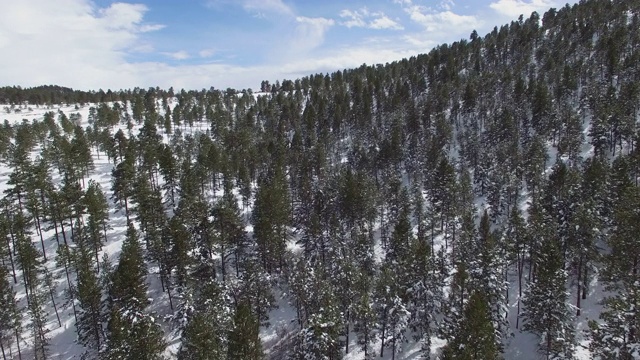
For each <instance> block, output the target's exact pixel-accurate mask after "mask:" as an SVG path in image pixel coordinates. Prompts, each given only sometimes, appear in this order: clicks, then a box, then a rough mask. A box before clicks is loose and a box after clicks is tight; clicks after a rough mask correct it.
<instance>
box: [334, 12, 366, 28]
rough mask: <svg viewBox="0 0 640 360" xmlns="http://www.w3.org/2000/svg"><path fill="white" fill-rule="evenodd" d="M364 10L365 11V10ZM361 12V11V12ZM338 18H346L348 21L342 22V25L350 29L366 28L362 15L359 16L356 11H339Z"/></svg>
mask: <svg viewBox="0 0 640 360" xmlns="http://www.w3.org/2000/svg"><path fill="white" fill-rule="evenodd" d="M364 10H367V9H366V8H365V9H364ZM361 11H362V10H361ZM339 15H340V17H341V18H347V19H348V20H345V21H343V22H342V25H344V26H346V27H348V28H352V27H365V26H367V23H366V22H365V21H364V19H362V18H363V15H362V14H360V13H359V12H358V11H357V10H356V11H351V10H347V9H345V10H342V11H340V14H339Z"/></svg>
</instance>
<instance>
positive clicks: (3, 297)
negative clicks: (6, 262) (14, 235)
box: [0, 266, 22, 360]
mask: <svg viewBox="0 0 640 360" xmlns="http://www.w3.org/2000/svg"><path fill="white" fill-rule="evenodd" d="M8 275H9V273H8V271H7V269H6V268H5V267H4V266H0V350H2V358H3V359H5V360H6V359H7V355H9V354H8V353H7V350H8V348H10V347H11V344H12V340H13V339H14V336H16V335H17V334H18V333H19V332H20V330H21V325H22V324H21V321H20V320H21V316H20V313H19V311H18V304H17V302H16V297H15V292H14V291H13V288H12V287H11V284H10V283H9V280H8V279H7V278H8Z"/></svg>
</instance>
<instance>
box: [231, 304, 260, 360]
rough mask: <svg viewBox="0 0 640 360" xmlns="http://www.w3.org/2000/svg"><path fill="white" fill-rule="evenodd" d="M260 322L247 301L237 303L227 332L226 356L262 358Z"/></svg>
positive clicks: (232, 357) (253, 359)
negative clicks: (231, 325) (230, 327)
mask: <svg viewBox="0 0 640 360" xmlns="http://www.w3.org/2000/svg"><path fill="white" fill-rule="evenodd" d="M259 332H260V323H259V322H258V320H257V319H256V318H255V316H254V315H253V314H252V312H251V306H249V304H247V303H244V302H242V303H239V304H238V306H237V307H236V311H235V314H234V316H233V329H232V330H231V331H230V333H229V347H228V352H227V358H228V359H229V360H234V359H238V360H241V359H247V360H259V359H262V357H263V353H262V344H261V342H260V336H259Z"/></svg>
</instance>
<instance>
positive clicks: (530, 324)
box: [521, 236, 574, 359]
mask: <svg viewBox="0 0 640 360" xmlns="http://www.w3.org/2000/svg"><path fill="white" fill-rule="evenodd" d="M536 259H537V267H536V269H537V272H536V277H535V280H534V281H533V282H532V283H530V284H529V286H528V287H527V289H526V291H525V298H524V301H523V305H524V309H523V311H522V312H521V316H522V319H523V326H522V329H523V330H525V331H531V332H533V333H535V334H537V335H538V336H540V344H539V349H540V352H541V353H542V354H543V355H544V356H545V357H546V358H547V359H570V358H572V354H573V348H574V344H573V340H574V333H573V331H574V330H573V325H572V323H571V321H572V319H571V309H570V307H569V305H568V304H567V300H568V297H569V294H568V291H567V290H566V282H567V274H566V271H565V270H564V264H563V262H562V254H561V253H560V250H559V248H558V245H557V239H556V238H555V237H553V236H551V237H547V238H545V239H543V240H542V248H541V249H540V254H539V256H538V257H537V258H536Z"/></svg>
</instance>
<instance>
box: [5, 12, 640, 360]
mask: <svg viewBox="0 0 640 360" xmlns="http://www.w3.org/2000/svg"><path fill="white" fill-rule="evenodd" d="M638 29H640V1H638V0H614V1H608V0H582V1H581V2H580V4H577V5H574V6H572V7H570V6H566V7H563V8H561V9H551V10H549V11H548V12H546V13H545V14H543V15H539V14H537V13H533V14H531V15H530V16H528V17H527V16H525V17H520V19H518V20H516V21H513V22H511V23H510V24H507V25H503V26H498V27H496V28H494V30H493V31H492V32H491V33H489V34H486V35H484V36H483V35H482V34H477V33H476V32H475V31H474V32H473V33H472V34H471V35H470V38H469V40H460V41H458V42H455V43H453V44H443V45H440V46H438V47H436V48H434V49H433V50H431V51H430V52H429V53H428V54H422V55H417V56H415V57H412V58H409V59H404V60H402V61H398V62H395V63H391V64H385V65H375V66H366V65H363V66H362V67H360V68H358V69H347V70H342V71H336V72H334V73H331V74H315V75H310V76H308V77H304V78H301V79H296V80H279V81H275V83H273V84H272V83H271V82H269V81H266V80H265V81H263V83H262V84H261V89H260V91H259V92H256V93H254V92H252V91H251V90H243V91H236V90H233V89H228V90H225V91H221V90H216V89H214V88H211V89H209V90H205V89H203V90H201V91H197V90H192V91H187V90H180V91H175V93H174V90H173V89H167V90H163V89H154V88H150V89H146V90H145V89H138V88H136V89H133V90H126V91H114V92H112V91H111V90H109V91H107V92H104V91H102V90H100V91H98V92H88V93H87V92H81V91H75V90H72V89H67V88H62V87H56V86H44V87H39V88H33V89H21V88H17V87H5V88H1V89H0V103H3V104H4V105H2V109H0V110H1V111H2V113H0V119H6V120H5V121H4V125H3V126H1V127H0V160H1V162H2V168H1V169H0V190H3V194H2V196H3V197H2V200H1V201H0V205H1V206H0V211H1V212H2V216H1V217H0V236H1V238H2V239H3V241H1V242H0V257H1V258H2V266H0V274H1V276H0V345H1V350H2V355H3V358H4V359H19V358H20V359H32V358H35V359H72V358H86V359H98V358H100V359H109V360H110V359H162V358H171V359H172V358H177V359H189V360H191V359H193V360H196V359H262V358H266V359H305V360H311V359H331V360H336V359H343V358H345V359H367V360H368V359H380V358H383V359H418V358H424V359H429V358H431V359H436V358H437V359H500V358H505V359H539V358H540V359H574V358H577V359H622V360H630V359H638V358H640V334H639V332H640V314H639V311H640V274H639V271H640V263H639V262H640V237H638V234H640V187H639V184H638V180H639V179H640V149H639V148H638V141H639V140H640V128H639V127H638V121H639V120H640V31H638ZM23 119H24V120H23Z"/></svg>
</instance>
